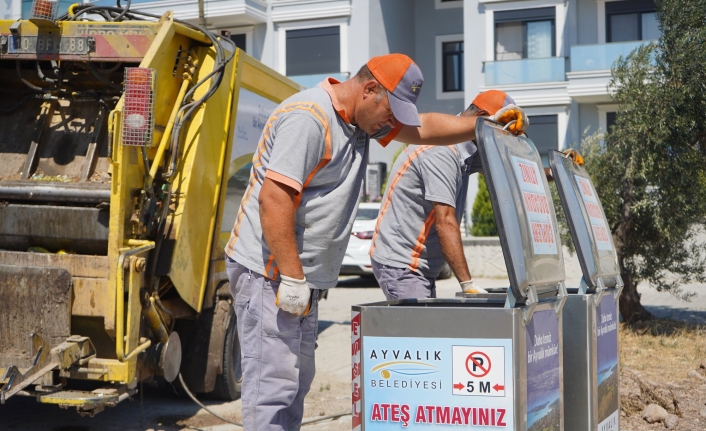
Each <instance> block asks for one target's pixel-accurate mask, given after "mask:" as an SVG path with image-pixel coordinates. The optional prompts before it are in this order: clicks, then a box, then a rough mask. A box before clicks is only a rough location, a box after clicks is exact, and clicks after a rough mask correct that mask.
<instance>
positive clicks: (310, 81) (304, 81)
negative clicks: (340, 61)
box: [287, 72, 350, 88]
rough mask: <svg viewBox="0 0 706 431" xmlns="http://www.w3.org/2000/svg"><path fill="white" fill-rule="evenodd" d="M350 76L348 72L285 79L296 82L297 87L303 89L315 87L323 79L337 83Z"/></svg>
mask: <svg viewBox="0 0 706 431" xmlns="http://www.w3.org/2000/svg"><path fill="white" fill-rule="evenodd" d="M349 75H350V74H349V73H348V72H335V73H320V74H315V75H296V76H288V77H287V78H289V79H291V80H292V81H294V82H296V83H297V84H299V85H302V86H304V87H305V88H311V87H316V84H318V83H319V82H321V81H323V80H324V79H326V78H328V77H331V78H335V79H337V80H339V81H345V80H346V79H348V76H349Z"/></svg>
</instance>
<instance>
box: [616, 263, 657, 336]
mask: <svg viewBox="0 0 706 431" xmlns="http://www.w3.org/2000/svg"><path fill="white" fill-rule="evenodd" d="M620 276H621V277H622V278H623V283H624V284H625V287H623V292H622V293H621V294H620V315H621V316H623V322H628V323H634V322H638V321H641V320H649V319H652V318H653V316H652V314H650V312H649V311H647V310H646V309H645V307H643V306H642V304H640V294H639V293H638V292H637V284H636V283H635V281H634V280H633V278H632V274H631V273H630V271H628V270H626V269H625V268H621V271H620Z"/></svg>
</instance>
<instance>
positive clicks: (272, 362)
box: [226, 258, 319, 431]
mask: <svg viewBox="0 0 706 431" xmlns="http://www.w3.org/2000/svg"><path fill="white" fill-rule="evenodd" d="M226 270H227V272H228V279H229V280H230V293H231V295H232V296H233V298H234V300H235V305H234V306H235V315H236V316H237V318H238V338H239V339H240V349H241V360H242V367H243V385H242V391H241V399H242V402H243V426H244V428H245V431H295V430H299V427H300V426H301V422H302V418H303V417H304V397H305V396H306V394H307V393H308V392H309V389H310V388H311V382H312V381H313V380H314V374H315V372H316V367H315V364H314V349H315V348H316V332H317V325H318V312H319V308H318V298H319V295H318V293H319V292H318V291H317V290H314V291H312V295H311V308H310V310H309V313H308V314H307V315H306V316H303V317H299V316H297V315H294V314H291V313H288V312H286V311H282V310H281V309H280V308H278V307H277V306H276V305H275V298H276V296H277V288H278V287H279V282H278V281H273V280H270V279H267V278H265V277H263V276H262V275H260V274H257V273H255V272H253V271H251V270H249V269H248V268H246V267H244V266H242V265H240V264H239V263H237V262H235V261H233V260H230V259H228V258H226Z"/></svg>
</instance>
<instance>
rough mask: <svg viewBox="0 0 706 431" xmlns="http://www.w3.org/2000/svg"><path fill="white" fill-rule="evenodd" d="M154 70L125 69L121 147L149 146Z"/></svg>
mask: <svg viewBox="0 0 706 431" xmlns="http://www.w3.org/2000/svg"><path fill="white" fill-rule="evenodd" d="M154 85H155V70H154V69H149V68H145V67H126V68H125V92H124V94H123V97H124V98H125V105H124V107H123V145H137V146H151V145H152V137H153V136H154Z"/></svg>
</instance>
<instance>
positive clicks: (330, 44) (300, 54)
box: [286, 26, 341, 76]
mask: <svg viewBox="0 0 706 431" xmlns="http://www.w3.org/2000/svg"><path fill="white" fill-rule="evenodd" d="M286 52H287V60H286V61H287V75H288V76H297V75H315V74H324V73H337V72H340V71H341V27H340V26H333V27H319V28H308V29H304V30H287V49H286Z"/></svg>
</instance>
